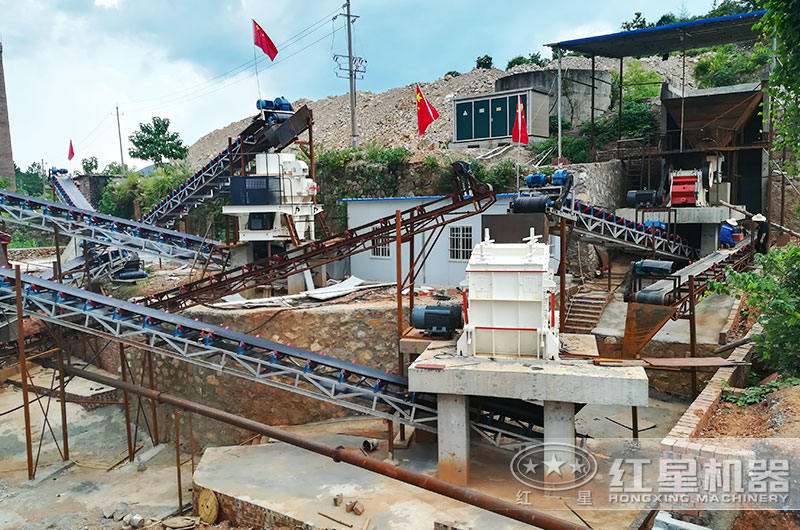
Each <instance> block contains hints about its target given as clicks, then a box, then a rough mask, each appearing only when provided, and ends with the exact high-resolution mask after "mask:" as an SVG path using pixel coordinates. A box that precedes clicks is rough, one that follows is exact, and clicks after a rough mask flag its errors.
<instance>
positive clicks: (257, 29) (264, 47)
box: [253, 20, 278, 61]
mask: <svg viewBox="0 0 800 530" xmlns="http://www.w3.org/2000/svg"><path fill="white" fill-rule="evenodd" d="M253 44H255V45H256V46H258V47H259V48H261V51H263V52H264V53H266V54H267V55H269V58H270V60H272V61H274V60H275V56H276V55H278V48H276V47H275V44H273V43H272V39H270V38H269V37H268V36H267V34H266V33H265V32H264V30H263V29H261V26H259V25H258V22H256V21H255V20H253Z"/></svg>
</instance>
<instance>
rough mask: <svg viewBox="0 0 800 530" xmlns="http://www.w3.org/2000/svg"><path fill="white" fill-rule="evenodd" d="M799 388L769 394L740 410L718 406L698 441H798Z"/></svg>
mask: <svg viewBox="0 0 800 530" xmlns="http://www.w3.org/2000/svg"><path fill="white" fill-rule="evenodd" d="M798 412H800V386H794V387H790V388H784V389H782V390H779V391H777V392H773V393H772V394H770V395H769V396H767V398H766V399H765V400H764V401H762V402H761V403H757V404H755V405H750V406H748V407H740V406H739V405H736V404H734V403H722V404H721V405H720V408H719V409H717V410H716V411H714V416H713V417H712V419H711V421H710V422H709V424H708V426H707V427H706V428H705V429H703V430H702V431H701V432H700V435H699V437H701V438H725V437H728V438H798V437H800V414H798Z"/></svg>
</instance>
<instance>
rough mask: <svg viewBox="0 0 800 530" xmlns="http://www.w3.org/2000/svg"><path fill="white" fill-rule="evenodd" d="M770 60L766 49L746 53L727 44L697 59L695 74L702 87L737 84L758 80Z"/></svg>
mask: <svg viewBox="0 0 800 530" xmlns="http://www.w3.org/2000/svg"><path fill="white" fill-rule="evenodd" d="M768 62H769V55H768V54H767V53H766V52H764V51H756V52H754V53H752V52H747V53H745V52H743V51H740V50H737V49H736V47H735V46H734V45H733V44H726V45H725V46H721V47H719V48H717V51H716V52H715V53H714V54H712V55H710V56H708V57H703V58H702V59H700V60H699V61H697V65H696V66H695V68H694V75H695V78H697V84H698V86H699V87H700V88H710V87H718V86H728V85H736V84H739V83H747V82H752V81H758V80H759V78H760V76H761V72H762V69H763V68H764V67H765V66H766V65H767V63H768Z"/></svg>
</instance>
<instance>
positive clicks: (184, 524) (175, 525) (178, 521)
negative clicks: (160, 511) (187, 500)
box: [161, 515, 200, 530]
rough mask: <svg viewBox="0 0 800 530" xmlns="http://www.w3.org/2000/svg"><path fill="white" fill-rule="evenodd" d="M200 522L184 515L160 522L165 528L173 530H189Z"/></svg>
mask: <svg viewBox="0 0 800 530" xmlns="http://www.w3.org/2000/svg"><path fill="white" fill-rule="evenodd" d="M199 522H200V517H189V516H186V515H178V516H176V517H170V518H169V519H164V520H163V521H161V524H163V525H164V526H166V527H167V528H172V529H173V530H189V529H191V528H194V527H195V526H197V524H198V523H199Z"/></svg>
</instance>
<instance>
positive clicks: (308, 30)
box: [123, 9, 338, 106]
mask: <svg viewBox="0 0 800 530" xmlns="http://www.w3.org/2000/svg"><path fill="white" fill-rule="evenodd" d="M337 11H338V9H335V10H333V11H331V12H330V13H328V14H327V15H325V16H324V17H322V18H320V19H318V20H316V21H315V22H313V23H312V24H310V25H308V26H306V27H305V28H303V29H302V30H300V31H298V32H297V33H295V34H294V35H291V36H290V37H288V38H287V39H286V40H284V41H283V42H280V43H279V44H278V47H279V48H281V49H285V48H288V47H291V46H293V45H294V44H296V43H298V42H299V41H301V40H303V39H304V38H306V37H307V36H309V35H311V34H313V33H315V32H316V31H318V30H319V29H321V27H322V25H323V24H325V23H326V22H327V21H328V20H330V19H331V16H332V15H334V14H335V13H336V12H337ZM265 60H266V59H265V58H262V59H261V60H260V61H259V62H264V61H265ZM251 66H253V61H250V60H248V61H246V62H244V63H242V64H240V65H238V66H235V67H233V68H231V69H230V70H227V71H225V72H223V73H221V74H218V75H216V76H214V77H212V78H210V79H207V80H206V81H204V82H203V83H202V84H200V85H197V86H194V87H191V88H189V89H184V90H179V91H176V92H173V93H171V94H162V95H160V96H153V97H148V98H139V99H133V100H129V101H126V102H124V103H123V104H124V105H125V106H129V105H133V106H138V105H137V104H141V103H154V102H159V100H163V99H173V98H176V97H182V96H183V95H190V94H192V93H196V92H198V91H201V90H204V89H206V88H210V87H211V86H213V85H215V84H217V83H218V82H220V81H222V82H224V81H225V80H226V79H227V78H230V77H233V76H236V75H238V74H239V73H241V72H244V71H247V70H248V69H250V67H251Z"/></svg>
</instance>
